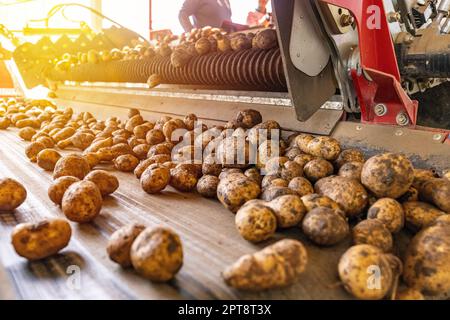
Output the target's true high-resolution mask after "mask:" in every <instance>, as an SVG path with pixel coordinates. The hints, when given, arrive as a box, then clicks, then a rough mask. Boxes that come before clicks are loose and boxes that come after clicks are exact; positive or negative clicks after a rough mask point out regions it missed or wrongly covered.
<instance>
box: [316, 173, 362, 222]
mask: <svg viewBox="0 0 450 320" xmlns="http://www.w3.org/2000/svg"><path fill="white" fill-rule="evenodd" d="M314 189H315V191H316V193H318V194H320V195H323V196H327V197H329V198H330V199H331V200H334V201H335V202H336V203H337V204H338V205H339V206H340V207H341V209H342V210H344V212H345V213H346V214H347V216H348V217H355V216H357V215H359V214H360V213H362V211H363V210H364V208H366V206H367V203H368V199H369V196H368V194H367V191H366V189H364V187H363V186H362V184H360V183H359V182H358V181H356V180H354V179H349V178H344V177H338V176H333V177H328V178H323V179H321V180H319V181H318V182H317V183H316V185H315V186H314Z"/></svg>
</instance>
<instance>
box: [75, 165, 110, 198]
mask: <svg viewBox="0 0 450 320" xmlns="http://www.w3.org/2000/svg"><path fill="white" fill-rule="evenodd" d="M84 180H85V181H91V182H93V183H95V185H96V186H97V187H98V189H99V190H100V193H101V194H102V197H106V196H108V195H110V194H112V193H114V191H116V190H117V189H118V188H119V180H118V179H117V178H116V176H115V175H113V174H111V173H109V172H108V171H104V170H94V171H92V172H90V173H89V174H88V175H87V176H86V177H85V178H84Z"/></svg>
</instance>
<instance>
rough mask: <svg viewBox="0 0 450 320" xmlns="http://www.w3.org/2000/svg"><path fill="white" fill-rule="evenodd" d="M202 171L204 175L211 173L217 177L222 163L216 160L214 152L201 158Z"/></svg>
mask: <svg viewBox="0 0 450 320" xmlns="http://www.w3.org/2000/svg"><path fill="white" fill-rule="evenodd" d="M202 172H203V174H204V175H212V176H216V177H218V176H219V175H220V173H221V172H222V165H221V164H220V163H218V162H217V160H216V157H215V155H214V154H210V155H208V156H206V158H205V159H204V160H203V165H202Z"/></svg>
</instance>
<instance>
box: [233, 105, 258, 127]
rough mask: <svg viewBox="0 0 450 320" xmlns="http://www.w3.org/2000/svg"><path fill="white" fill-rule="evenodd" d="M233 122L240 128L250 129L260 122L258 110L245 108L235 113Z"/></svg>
mask: <svg viewBox="0 0 450 320" xmlns="http://www.w3.org/2000/svg"><path fill="white" fill-rule="evenodd" d="M235 122H236V124H237V125H238V126H239V127H240V128H244V129H251V128H253V127H254V126H256V125H258V124H260V123H262V116H261V113H260V112H259V111H256V110H252V109H247V110H243V111H240V112H239V113H238V114H237V116H236V119H235Z"/></svg>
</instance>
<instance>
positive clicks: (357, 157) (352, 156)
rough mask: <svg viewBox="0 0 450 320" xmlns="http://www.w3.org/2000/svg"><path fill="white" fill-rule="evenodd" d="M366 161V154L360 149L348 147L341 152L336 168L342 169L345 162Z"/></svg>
mask: <svg viewBox="0 0 450 320" xmlns="http://www.w3.org/2000/svg"><path fill="white" fill-rule="evenodd" d="M365 161H366V159H365V157H364V154H363V153H362V152H361V151H360V150H358V149H346V150H344V151H342V152H341V153H340V154H339V157H338V158H337V159H336V161H335V162H334V163H335V164H336V168H338V169H340V168H341V167H342V166H343V165H344V164H346V163H348V162H357V163H362V164H364V162H365Z"/></svg>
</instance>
